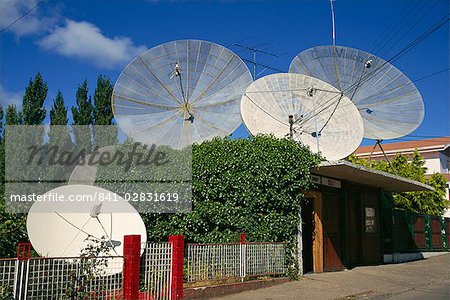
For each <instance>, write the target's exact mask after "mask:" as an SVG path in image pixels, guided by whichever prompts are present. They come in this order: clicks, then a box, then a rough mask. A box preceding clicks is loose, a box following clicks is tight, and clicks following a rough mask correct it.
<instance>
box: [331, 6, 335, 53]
mask: <svg viewBox="0 0 450 300" xmlns="http://www.w3.org/2000/svg"><path fill="white" fill-rule="evenodd" d="M333 1H334V0H330V6H331V24H332V32H331V38H332V40H333V47H334V46H336V26H335V23H334V7H333Z"/></svg>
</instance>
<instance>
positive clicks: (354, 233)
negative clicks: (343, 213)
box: [347, 190, 363, 267]
mask: <svg viewBox="0 0 450 300" xmlns="http://www.w3.org/2000/svg"><path fill="white" fill-rule="evenodd" d="M361 210H362V209H361V192H360V191H359V190H357V191H351V192H349V194H348V247H347V249H348V267H354V266H358V265H361V264H362V262H363V254H362V229H363V218H362V212H361Z"/></svg>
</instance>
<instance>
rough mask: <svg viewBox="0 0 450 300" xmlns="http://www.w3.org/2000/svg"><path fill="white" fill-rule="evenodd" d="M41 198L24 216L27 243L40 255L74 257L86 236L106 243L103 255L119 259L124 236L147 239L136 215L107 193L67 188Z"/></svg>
mask: <svg viewBox="0 0 450 300" xmlns="http://www.w3.org/2000/svg"><path fill="white" fill-rule="evenodd" d="M43 199H44V200H45V201H37V202H35V203H34V204H33V205H32V206H31V209H30V211H29V213H28V217H27V231H28V236H29V239H30V242H31V244H32V245H33V248H34V249H35V250H36V252H37V253H39V255H41V256H46V257H77V256H79V255H80V254H81V251H82V249H84V248H86V246H87V245H88V244H87V242H86V238H88V237H90V238H93V239H97V240H101V239H103V240H105V241H106V243H107V245H108V246H109V247H110V250H109V253H105V255H111V256H121V255H123V237H124V235H129V234H139V235H141V241H142V242H146V240H147V232H146V229H145V225H144V222H143V221H142V219H141V217H140V215H139V214H138V212H137V211H136V210H135V209H134V207H133V206H132V205H131V204H129V203H128V202H126V201H125V200H124V199H122V198H121V197H120V196H118V195H117V194H114V193H112V192H110V191H108V190H105V189H102V188H99V187H95V186H89V185H67V186H63V187H59V188H56V189H54V190H51V191H49V192H47V193H46V194H45V195H44V197H43ZM61 199H65V201H60V200H61ZM81 199H83V200H84V201H81ZM100 199H103V201H101V200H100Z"/></svg>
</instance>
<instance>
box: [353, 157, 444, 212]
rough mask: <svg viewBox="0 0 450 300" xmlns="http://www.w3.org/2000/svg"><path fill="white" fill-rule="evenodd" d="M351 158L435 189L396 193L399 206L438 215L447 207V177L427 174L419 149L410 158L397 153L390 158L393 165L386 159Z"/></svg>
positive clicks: (356, 161)
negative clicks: (431, 190)
mask: <svg viewBox="0 0 450 300" xmlns="http://www.w3.org/2000/svg"><path fill="white" fill-rule="evenodd" d="M349 160H350V161H351V162H353V163H356V164H359V165H363V166H366V167H369V168H373V169H375V170H380V171H384V172H388V173H392V174H395V175H398V176H402V177H405V178H409V179H412V180H416V181H419V182H422V183H425V184H428V185H430V186H432V187H433V188H434V189H435V190H434V191H433V192H405V193H394V194H393V196H394V203H395V206H396V207H398V208H403V209H407V210H411V211H413V212H417V213H422V214H429V215H436V216H439V215H442V214H443V213H444V211H445V209H446V208H447V200H446V199H445V188H446V185H447V181H446V179H445V178H444V176H442V174H439V173H436V174H433V175H431V176H429V177H427V176H425V173H426V171H427V170H426V168H425V167H424V165H425V160H424V158H423V156H422V155H420V153H419V152H418V151H417V149H416V150H415V151H414V153H413V154H412V156H411V159H410V160H409V158H408V156H406V155H400V154H398V155H396V156H395V157H394V158H392V159H391V160H390V162H391V166H392V167H391V166H389V164H388V163H387V162H386V161H384V160H383V161H376V160H366V159H364V158H358V157H355V156H350V157H349Z"/></svg>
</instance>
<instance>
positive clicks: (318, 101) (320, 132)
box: [241, 73, 363, 160]
mask: <svg viewBox="0 0 450 300" xmlns="http://www.w3.org/2000/svg"><path fill="white" fill-rule="evenodd" d="M241 113H242V120H243V121H244V124H245V126H246V127H247V129H248V130H249V132H250V133H252V134H253V135H256V134H258V133H265V134H268V133H273V134H274V135H275V136H277V137H287V136H290V135H291V137H292V138H293V139H294V140H296V141H299V142H302V143H303V144H305V145H308V146H309V147H310V149H311V150H312V151H313V152H316V153H317V152H321V153H322V155H323V156H325V158H326V159H327V160H337V159H341V158H344V157H347V156H348V155H350V154H351V153H353V151H354V150H355V149H356V148H357V147H358V146H359V145H360V143H361V140H362V137H363V121H362V118H361V116H360V114H359V112H358V110H357V109H356V107H355V105H354V104H353V103H352V102H351V101H350V99H348V98H347V97H345V96H344V95H343V94H342V93H341V92H340V91H339V90H337V89H336V88H334V87H333V86H331V85H330V84H328V83H325V82H323V81H321V80H319V79H316V78H313V77H310V76H306V75H301V74H293V73H281V74H273V75H268V76H265V77H262V78H260V79H258V80H256V81H255V82H253V83H252V84H251V85H250V86H249V87H248V88H247V90H246V91H245V93H244V95H243V96H242V100H241Z"/></svg>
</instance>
